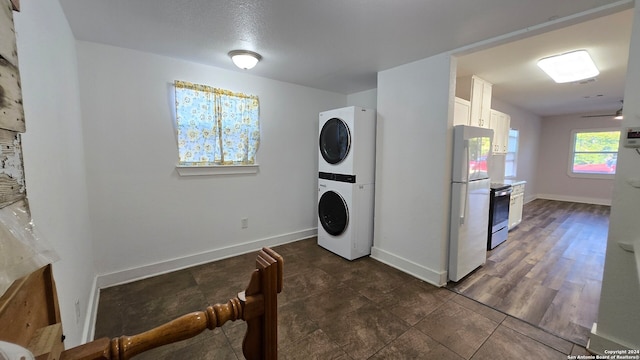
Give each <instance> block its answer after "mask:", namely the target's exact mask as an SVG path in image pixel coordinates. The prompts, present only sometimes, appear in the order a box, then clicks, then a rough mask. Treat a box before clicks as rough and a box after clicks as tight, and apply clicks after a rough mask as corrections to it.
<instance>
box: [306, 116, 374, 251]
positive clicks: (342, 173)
mask: <svg viewBox="0 0 640 360" xmlns="http://www.w3.org/2000/svg"><path fill="white" fill-rule="evenodd" d="M319 130H320V131H319V136H318V138H319V152H320V155H319V158H318V223H319V224H318V225H319V226H318V245H320V246H322V247H323V248H325V249H327V250H329V251H331V252H333V253H335V254H337V255H340V256H342V257H343V258H345V259H348V260H353V259H357V258H359V257H362V256H366V255H369V254H371V246H372V244H373V210H374V180H375V150H376V149H375V147H376V145H375V144H376V113H375V111H374V110H371V109H365V108H361V107H356V106H351V107H346V108H341V109H335V110H329V111H324V112H321V113H320V126H319Z"/></svg>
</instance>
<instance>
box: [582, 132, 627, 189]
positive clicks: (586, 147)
mask: <svg viewBox="0 0 640 360" xmlns="http://www.w3.org/2000/svg"><path fill="white" fill-rule="evenodd" d="M572 135H573V136H572V137H573V139H572V140H573V141H572V143H573V146H572V154H571V155H572V156H571V159H570V161H569V166H570V167H569V175H571V176H575V177H612V176H613V175H614V174H615V173H616V160H617V159H618V145H619V143H620V131H619V130H608V129H607V130H595V131H594V130H574V131H573V132H572Z"/></svg>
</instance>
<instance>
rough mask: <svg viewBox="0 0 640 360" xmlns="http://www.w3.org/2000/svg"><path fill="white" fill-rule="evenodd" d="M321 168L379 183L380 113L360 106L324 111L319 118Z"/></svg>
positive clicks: (319, 159)
mask: <svg viewBox="0 0 640 360" xmlns="http://www.w3.org/2000/svg"><path fill="white" fill-rule="evenodd" d="M319 125H320V126H319V132H318V134H319V135H318V140H319V153H320V154H319V157H318V171H319V172H320V173H326V174H338V175H353V176H354V181H353V182H356V183H360V184H372V183H374V182H375V180H374V178H375V155H376V112H375V110H372V109H365V108H361V107H357V106H350V107H345V108H341V109H335V110H329V111H323V112H321V113H320V121H319Z"/></svg>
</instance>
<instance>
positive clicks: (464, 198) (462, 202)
mask: <svg viewBox="0 0 640 360" xmlns="http://www.w3.org/2000/svg"><path fill="white" fill-rule="evenodd" d="M462 186H463V187H464V190H463V191H462V196H461V197H460V225H463V224H464V220H465V216H466V214H467V196H469V185H468V184H462Z"/></svg>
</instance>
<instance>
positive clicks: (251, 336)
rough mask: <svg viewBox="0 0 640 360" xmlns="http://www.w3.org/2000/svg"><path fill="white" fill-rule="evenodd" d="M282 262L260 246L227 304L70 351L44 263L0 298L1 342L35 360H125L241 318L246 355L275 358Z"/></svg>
mask: <svg viewBox="0 0 640 360" xmlns="http://www.w3.org/2000/svg"><path fill="white" fill-rule="evenodd" d="M283 265H284V260H283V258H282V256H280V255H279V254H278V253H276V252H275V251H273V250H271V249H270V248H266V247H265V248H263V249H262V250H260V251H259V252H258V255H257V258H256V269H255V270H254V271H253V272H252V273H251V278H250V281H249V286H247V288H246V290H245V291H243V292H241V293H239V294H238V296H236V297H234V298H232V299H230V300H229V301H228V302H227V303H226V304H215V305H213V306H208V307H207V308H206V309H205V310H203V311H196V312H192V313H190V314H186V315H183V316H181V317H179V318H177V319H175V320H173V321H170V322H168V323H166V324H164V325H161V326H159V327H156V328H154V329H151V330H149V331H146V332H143V333H141V334H137V335H132V336H127V335H123V336H120V337H118V338H114V339H111V340H110V339H108V338H101V339H97V340H94V341H92V342H90V343H87V344H84V345H80V346H77V347H74V348H71V349H69V350H63V345H62V341H63V337H62V335H61V330H62V328H61V325H60V311H59V309H58V303H57V295H56V290H55V283H54V281H53V277H52V275H51V266H50V265H47V266H46V267H43V268H42V269H40V270H37V271H35V272H33V273H31V274H30V275H28V276H26V277H24V278H22V279H19V280H17V281H16V282H14V284H13V285H12V286H11V288H9V290H8V291H7V292H6V293H5V295H3V296H2V298H0V324H2V326H1V327H0V340H3V341H8V342H12V343H14V344H18V345H20V346H23V347H26V348H28V349H29V350H31V351H32V352H33V353H34V355H35V356H36V359H37V360H43V359H49V360H53V359H60V360H127V359H130V358H132V357H134V356H135V355H138V354H140V353H142V352H145V351H147V350H151V349H154V348H157V347H159V346H162V345H167V344H170V343H174V342H177V341H181V340H185V339H188V338H191V337H194V336H196V335H198V334H200V333H201V332H202V331H204V330H205V329H210V330H213V329H215V328H216V327H219V326H222V325H224V324H225V323H226V322H227V321H229V320H231V321H235V320H244V321H246V322H247V332H246V333H245V337H244V341H243V344H242V351H243V353H244V356H245V358H246V359H248V360H254V359H273V360H275V359H277V356H278V321H277V320H278V319H277V318H278V313H277V308H278V301H277V295H278V293H280V292H281V291H282V285H283V284H282V277H283ZM43 329H45V330H43ZM56 331H58V333H56ZM30 344H31V345H30ZM36 346H37V347H38V348H37V349H36V348H35V347H36Z"/></svg>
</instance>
